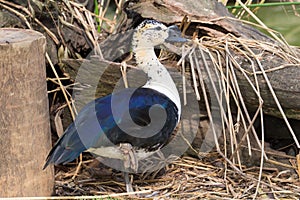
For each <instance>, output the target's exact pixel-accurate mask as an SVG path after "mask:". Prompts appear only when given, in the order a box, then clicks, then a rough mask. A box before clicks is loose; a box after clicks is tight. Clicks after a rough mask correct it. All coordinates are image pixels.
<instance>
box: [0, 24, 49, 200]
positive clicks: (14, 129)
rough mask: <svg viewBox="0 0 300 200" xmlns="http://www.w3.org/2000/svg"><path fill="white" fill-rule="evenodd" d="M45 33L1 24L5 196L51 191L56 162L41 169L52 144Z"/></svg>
mask: <svg viewBox="0 0 300 200" xmlns="http://www.w3.org/2000/svg"><path fill="white" fill-rule="evenodd" d="M45 47H46V40H45V37H44V36H43V35H42V34H40V33H38V32H36V31H32V30H21V29H0V77H1V78H0V91H1V95H0V152H1V154H0V174H1V176H0V185H1V189H0V197H17V196H18V197H24V196H32V197H33V196H50V195H51V193H52V191H53V184H54V180H53V167H52V168H51V167H50V168H48V169H47V170H44V171H43V170H42V167H43V164H44V161H45V158H46V156H47V153H48V151H49V149H50V148H51V139H50V126H49V111H48V98H47V85H46V69H45V55H44V54H45Z"/></svg>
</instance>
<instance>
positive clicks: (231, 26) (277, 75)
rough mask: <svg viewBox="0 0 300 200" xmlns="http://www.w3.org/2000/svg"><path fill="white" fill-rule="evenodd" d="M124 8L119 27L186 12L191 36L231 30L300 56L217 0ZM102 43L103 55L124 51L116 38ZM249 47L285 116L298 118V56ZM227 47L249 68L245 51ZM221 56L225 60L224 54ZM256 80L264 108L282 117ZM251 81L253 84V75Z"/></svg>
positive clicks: (249, 97) (141, 0)
mask: <svg viewBox="0 0 300 200" xmlns="http://www.w3.org/2000/svg"><path fill="white" fill-rule="evenodd" d="M124 10H125V11H126V13H127V19H126V20H125V21H126V23H123V24H120V25H119V28H118V31H122V30H126V29H128V28H132V27H134V26H136V25H137V24H138V23H140V22H141V20H143V19H144V18H151V19H155V20H158V21H161V22H164V23H166V24H170V23H180V22H181V20H182V19H183V17H184V16H188V17H189V19H190V20H191V22H192V23H191V25H190V26H189V28H188V29H187V31H186V34H187V35H190V36H192V35H193V33H194V32H197V33H198V37H199V38H200V37H202V36H208V37H213V38H218V37H220V38H221V37H224V36H225V35H227V34H231V35H234V36H235V37H237V38H243V39H247V40H254V41H264V42H268V43H269V44H273V45H274V46H273V48H272V49H278V51H279V50H281V49H286V51H287V52H292V53H290V54H291V57H295V58H297V57H298V58H299V57H300V51H299V49H296V48H293V47H288V48H289V49H288V48H287V47H286V46H284V45H282V44H280V43H279V42H277V41H276V40H274V39H272V38H270V37H269V36H267V35H265V34H263V33H261V32H260V31H258V30H257V29H255V28H253V27H252V26H249V25H246V24H243V23H242V22H240V21H238V20H236V19H235V18H234V16H232V15H231V14H230V13H229V12H228V10H227V9H226V8H225V7H224V6H223V5H222V4H221V3H219V2H217V1H194V0H150V1H149V0H138V1H134V3H133V1H127V4H126V5H125V8H124ZM112 38H113V37H112ZM116 38H117V39H120V40H121V42H122V43H124V44H125V43H126V42H124V41H125V40H128V38H127V39H126V37H124V35H119V36H117V37H116ZM104 43H105V45H102V50H103V52H104V53H103V54H104V57H105V58H111V57H116V56H120V54H121V52H123V51H124V48H121V47H120V45H116V42H114V43H111V45H110V44H109V40H106V41H105V42H104ZM251 50H252V51H253V52H256V53H257V54H258V57H259V61H260V62H261V64H262V66H263V68H264V69H265V70H268V71H269V72H268V73H267V76H268V78H269V80H270V83H271V85H272V87H273V89H274V91H275V93H276V94H277V97H278V99H279V101H280V103H281V106H282V108H283V109H284V111H285V114H286V115H287V117H288V118H292V119H297V120H300V84H299V77H300V68H299V63H297V59H295V60H293V59H286V58H284V57H282V56H280V55H278V54H276V52H271V51H269V50H268V49H262V47H261V48H259V47H258V49H254V48H252V49H251ZM230 51H231V52H232V55H233V56H234V57H235V59H236V60H237V62H238V63H240V65H241V66H242V67H243V68H244V69H245V70H248V71H252V66H250V64H249V61H248V60H247V59H246V57H245V56H244V55H241V54H240V53H239V52H235V51H234V49H230ZM275 51H276V50H275ZM199 59H200V58H199ZM223 59H224V63H225V58H223ZM208 62H210V61H208ZM254 66H255V67H256V69H259V67H258V65H257V63H254ZM282 66H288V67H282ZM277 68H279V69H277ZM258 71H259V70H258ZM236 73H237V74H238V77H237V78H238V81H239V82H238V83H239V85H240V89H241V91H243V96H244V97H245V98H244V100H245V102H246V104H247V106H248V107H249V108H250V109H252V110H256V108H257V105H258V104H257V102H258V99H257V96H256V94H255V93H254V92H253V91H252V90H251V89H249V87H250V86H249V83H248V82H247V80H246V79H245V78H244V77H243V75H242V73H241V72H239V70H236ZM258 81H259V85H260V93H261V96H262V98H263V100H264V112H265V113H266V114H269V115H272V116H275V117H282V115H281V113H280V112H279V110H278V108H277V105H276V103H275V101H274V100H273V97H272V95H271V92H270V90H269V88H268V86H267V84H266V81H265V79H264V78H263V75H261V74H260V75H258ZM252 82H253V83H254V84H255V82H254V78H253V79H252Z"/></svg>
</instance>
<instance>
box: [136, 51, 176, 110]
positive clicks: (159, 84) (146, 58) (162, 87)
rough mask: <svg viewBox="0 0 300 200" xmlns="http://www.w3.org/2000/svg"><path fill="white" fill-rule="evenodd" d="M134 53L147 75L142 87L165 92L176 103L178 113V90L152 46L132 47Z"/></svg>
mask: <svg viewBox="0 0 300 200" xmlns="http://www.w3.org/2000/svg"><path fill="white" fill-rule="evenodd" d="M134 53H135V59H136V62H137V65H138V67H139V68H140V69H142V70H143V71H144V72H145V73H146V74H147V76H148V81H147V82H146V84H145V85H144V86H143V87H144V88H151V89H154V90H156V91H159V92H160V93H163V94H165V95H166V96H167V97H168V98H169V99H171V100H172V101H173V102H174V103H175V104H176V106H177V108H178V112H179V115H180V113H181V103H180V97H179V94H178V90H177V88H176V85H175V83H174V81H173V79H172V77H171V76H170V74H169V72H168V71H167V69H166V68H165V67H164V66H163V65H162V64H161V63H160V62H159V60H158V58H157V57H156V55H155V52H154V48H153V47H149V48H141V49H134Z"/></svg>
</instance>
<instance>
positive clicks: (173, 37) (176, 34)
mask: <svg viewBox="0 0 300 200" xmlns="http://www.w3.org/2000/svg"><path fill="white" fill-rule="evenodd" d="M168 32H169V37H168V38H167V39H166V40H165V41H166V42H168V43H176V42H187V41H188V40H187V39H186V38H183V37H182V36H181V32H180V30H179V28H178V27H177V26H176V25H173V26H169V27H168Z"/></svg>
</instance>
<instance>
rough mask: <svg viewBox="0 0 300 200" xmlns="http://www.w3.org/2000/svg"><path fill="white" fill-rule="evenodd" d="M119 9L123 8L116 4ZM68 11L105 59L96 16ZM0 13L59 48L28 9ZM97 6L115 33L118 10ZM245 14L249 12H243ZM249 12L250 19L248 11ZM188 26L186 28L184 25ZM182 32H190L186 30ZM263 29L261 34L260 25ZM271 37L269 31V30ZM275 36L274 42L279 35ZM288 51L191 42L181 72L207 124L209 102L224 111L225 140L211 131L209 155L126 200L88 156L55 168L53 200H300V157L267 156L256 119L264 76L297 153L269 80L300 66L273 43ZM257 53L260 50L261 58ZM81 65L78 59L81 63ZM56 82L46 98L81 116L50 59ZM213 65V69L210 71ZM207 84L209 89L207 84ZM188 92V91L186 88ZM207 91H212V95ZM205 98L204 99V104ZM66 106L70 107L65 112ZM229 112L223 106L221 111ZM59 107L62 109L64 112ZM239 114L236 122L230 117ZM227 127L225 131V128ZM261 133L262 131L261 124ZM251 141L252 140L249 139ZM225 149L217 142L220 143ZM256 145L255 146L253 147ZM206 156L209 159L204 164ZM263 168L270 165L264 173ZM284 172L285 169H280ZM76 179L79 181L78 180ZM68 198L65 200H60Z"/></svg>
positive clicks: (141, 181) (115, 178)
mask: <svg viewBox="0 0 300 200" xmlns="http://www.w3.org/2000/svg"><path fill="white" fill-rule="evenodd" d="M117 4H118V5H121V4H122V0H120V1H118V2H117ZM61 5H62V6H63V10H64V11H65V12H67V13H68V14H69V15H71V16H72V19H74V18H76V20H77V23H80V24H81V31H84V33H85V34H86V36H87V40H88V41H89V42H91V44H92V45H93V47H94V48H95V49H96V50H97V51H96V54H97V55H98V56H100V57H102V54H101V49H100V47H99V45H98V40H99V33H98V32H97V27H96V26H95V25H94V23H93V20H94V18H93V17H95V14H94V13H91V12H89V11H87V10H86V9H85V8H84V7H82V6H81V5H80V4H77V3H74V2H71V1H70V2H69V1H64V2H63V3H62V4H61ZM0 6H1V7H2V8H4V9H7V10H9V11H11V12H13V13H14V14H16V15H17V16H19V17H20V18H21V19H22V20H23V21H24V23H25V24H26V25H27V26H28V28H32V27H31V25H30V23H29V21H28V19H27V18H26V16H25V15H29V16H30V17H32V19H34V21H35V22H36V23H37V24H38V25H40V26H41V27H43V28H44V30H45V31H46V33H47V34H48V35H49V36H50V37H51V38H52V39H53V41H54V42H55V43H56V44H59V37H61V35H62V34H61V33H60V32H59V30H58V35H55V34H54V33H53V32H51V31H50V30H49V29H47V27H46V26H44V25H43V24H42V23H41V22H40V21H39V20H38V19H37V18H34V17H33V16H34V15H33V14H32V13H31V12H30V9H27V8H23V7H21V6H18V5H16V4H13V3H10V2H8V1H4V0H0ZM103 6H104V5H102V7H101V6H100V16H96V17H97V18H98V19H99V20H100V21H99V24H103V23H104V22H105V24H106V25H107V26H108V30H109V31H110V32H113V29H114V26H115V25H116V23H117V16H118V13H119V12H120V10H119V7H118V6H117V10H116V11H115V13H116V15H115V17H114V18H113V19H111V20H110V19H107V18H105V17H104V16H105V12H106V10H107V8H105V7H103ZM246 11H247V10H246ZM247 12H251V11H247ZM59 20H60V22H61V23H62V24H64V25H65V26H69V27H70V28H73V29H74V30H75V29H76V30H77V29H78V27H77V26H76V27H75V26H74V24H72V22H73V21H72V20H66V19H65V18H64V16H60V17H59ZM183 25H184V24H183ZM185 26H186V27H184V29H187V28H188V23H185ZM260 26H262V27H264V26H263V25H262V24H260ZM268 31H271V30H269V29H268ZM276 35H277V34H276ZM275 38H276V39H277V41H279V43H280V44H281V45H283V46H281V48H279V46H276V45H274V44H269V43H266V42H261V41H254V40H243V39H240V38H236V37H234V36H233V35H226V36H224V37H222V38H217V39H215V38H205V37H204V38H194V39H193V41H192V42H191V43H190V44H189V45H187V46H186V47H185V48H184V49H183V51H182V59H181V60H180V61H179V62H178V64H179V65H181V66H182V71H185V72H190V73H186V79H185V80H187V79H189V76H190V79H191V81H192V83H193V84H192V85H193V89H194V91H195V96H196V98H198V99H204V101H205V104H206V111H207V116H208V118H209V120H210V122H211V124H214V122H215V121H216V119H215V117H216V116H215V113H212V112H210V110H211V102H210V100H209V96H207V92H209V93H210V97H211V96H214V97H215V98H216V105H217V106H218V107H219V108H220V110H219V115H218V117H219V118H220V119H221V122H222V123H221V125H222V127H223V130H222V132H221V134H220V133H217V132H216V131H212V134H213V135H214V138H215V139H214V142H215V145H216V148H215V149H214V150H212V151H211V152H209V153H207V152H201V151H199V150H198V149H196V150H195V151H196V153H197V154H198V156H199V157H201V158H195V157H191V156H183V157H182V158H178V159H177V160H175V161H173V162H172V163H170V164H168V165H167V166H166V168H165V169H164V170H162V171H161V172H158V175H156V176H153V174H152V176H151V174H150V175H149V176H147V177H146V178H145V177H144V176H142V175H135V176H134V180H133V186H134V189H135V191H136V192H135V193H134V194H127V193H125V190H126V189H125V185H124V181H123V177H122V174H121V173H120V172H117V171H114V170H112V169H110V168H107V167H105V166H101V165H99V164H98V163H95V162H94V161H93V159H92V158H90V157H89V156H84V159H83V160H84V161H82V162H79V163H80V164H78V163H72V164H68V165H67V166H60V167H57V168H56V176H55V190H56V191H55V192H56V195H58V196H59V197H52V199H63V198H64V197H65V198H67V199H103V198H118V199H127V198H144V199H199V198H204V199H233V198H234V199H250V198H252V199H255V198H257V199H299V198H300V184H299V175H300V167H299V166H300V157H299V155H298V156H296V157H293V156H287V155H282V154H277V153H276V152H275V153H274V152H270V151H269V149H266V148H265V142H264V136H263V135H264V134H262V139H258V136H257V135H256V131H255V129H254V127H253V123H254V121H255V120H256V119H259V120H260V121H262V122H263V115H262V113H263V111H264V110H263V102H264V99H263V97H262V96H261V91H260V87H259V81H258V76H262V77H263V79H264V81H265V82H266V84H267V86H268V89H269V90H270V92H271V94H272V98H273V99H274V101H275V102H276V106H277V108H278V110H279V112H280V114H281V116H282V118H283V119H284V120H285V122H286V125H287V126H288V127H289V131H290V134H291V135H292V137H293V139H294V142H295V144H296V146H297V147H298V148H299V147H300V146H299V142H298V140H297V138H296V136H295V133H294V131H293V129H292V128H291V127H290V125H289V121H288V120H287V116H286V114H285V112H284V111H283V109H282V106H281V104H280V102H279V101H278V97H277V96H276V94H275V92H274V89H273V87H272V84H271V83H270V80H269V78H268V73H270V72H272V71H275V70H280V69H283V68H286V67H289V66H291V65H292V66H299V63H300V60H299V59H298V58H297V56H296V55H295V52H294V50H293V49H291V48H290V47H289V46H288V45H286V42H285V41H283V40H281V39H280V38H278V37H277V36H276V37H275ZM255 49H259V50H261V51H260V52H259V53H257V52H255V51H254V50H255ZM60 51H61V52H60V53H59V55H61V57H60V58H59V59H62V58H65V57H69V56H74V57H76V54H75V53H74V52H70V49H67V47H66V45H64V42H63V40H62V50H60ZM270 52H271V53H273V54H274V55H275V56H277V57H280V58H282V59H283V60H284V61H286V63H285V64H282V65H280V66H275V67H273V68H270V69H265V68H264V67H263V64H262V62H261V60H262V58H263V57H264V56H265V55H266V54H268V53H270ZM77 56H78V57H80V56H79V55H77ZM236 56H240V57H243V58H244V59H246V60H247V62H248V63H251V64H250V68H249V69H250V70H249V69H245V68H244V66H242V65H240V64H239V60H237V59H236ZM46 58H47V60H48V62H49V63H50V66H51V68H52V70H53V72H54V74H55V78H50V77H49V78H48V80H50V81H52V82H53V83H54V84H56V85H57V86H58V88H57V89H55V90H53V91H49V92H51V93H55V94H56V93H58V92H62V93H63V96H64V98H65V102H66V105H67V106H68V107H69V109H70V111H71V112H73V114H72V116H73V118H74V117H75V115H76V111H75V109H74V105H73V100H72V99H71V95H70V94H69V92H68V90H67V88H68V87H69V86H68V85H64V84H63V82H62V81H61V80H65V79H67V77H60V76H59V74H58V73H57V72H56V69H55V67H54V66H53V65H52V64H51V63H52V61H51V59H50V57H49V56H47V57H46ZM208 62H209V63H208ZM237 71H239V72H240V73H241V74H242V76H243V77H244V79H245V81H246V82H247V83H248V84H249V88H250V89H251V90H252V91H253V92H254V93H255V94H256V98H257V105H258V106H257V108H256V111H255V114H254V116H250V114H249V111H248V109H247V107H246V105H245V101H244V99H243V94H242V93H243V92H242V91H241V89H240V85H239V81H238V80H237V78H236V77H237V76H238V75H237V74H236V73H237ZM207 80H209V82H210V83H211V84H210V85H209V86H207V85H208V83H207V82H206V81H207ZM183 85H186V84H185V83H183ZM208 90H209V91H208ZM201 95H202V96H201ZM54 96H56V95H54ZM66 105H65V106H66ZM224 105H225V106H224ZM228 105H235V107H236V108H237V112H235V111H233V110H231V108H230V106H228ZM61 108H62V107H60V109H61ZM233 113H235V114H233ZM225 127H227V128H225ZM261 129H262V130H264V127H263V123H262V126H261ZM250 134H252V136H253V137H254V139H253V138H252V140H251V138H250ZM220 136H221V137H223V138H224V139H223V141H221V142H220V141H219V140H218V138H219V137H220ZM254 144H255V145H254ZM243 148H244V149H246V152H248V155H249V158H251V155H253V152H259V155H260V157H259V158H260V163H259V166H256V165H254V166H252V167H250V166H245V165H244V164H243V158H241V156H242V151H245V150H242V149H243ZM203 153H205V156H200V155H203ZM278 157H280V158H282V157H283V158H284V160H285V161H287V162H281V160H278V159H276V158H278ZM266 163H269V164H271V165H268V166H266ZM278 166H281V167H282V168H280V167H278ZM74 174H76V176H74ZM63 196H64V197H63Z"/></svg>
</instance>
